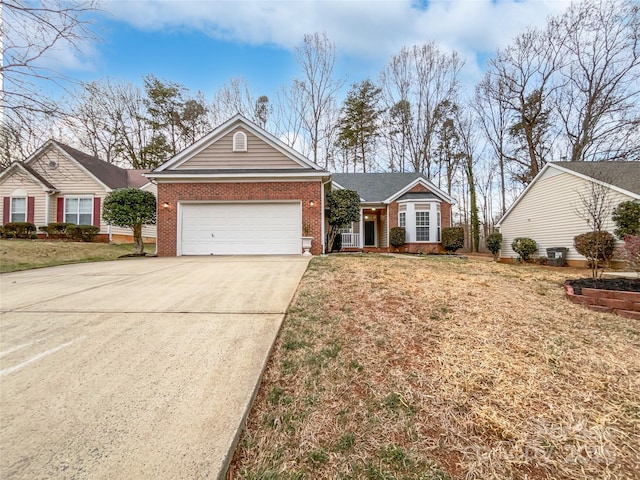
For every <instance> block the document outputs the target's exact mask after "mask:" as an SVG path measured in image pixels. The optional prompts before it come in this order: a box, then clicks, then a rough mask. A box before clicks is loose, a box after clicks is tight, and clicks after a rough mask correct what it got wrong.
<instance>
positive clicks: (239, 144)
mask: <svg viewBox="0 0 640 480" xmlns="http://www.w3.org/2000/svg"><path fill="white" fill-rule="evenodd" d="M233 151H234V152H246V151H247V134H246V133H244V132H236V133H234V134H233Z"/></svg>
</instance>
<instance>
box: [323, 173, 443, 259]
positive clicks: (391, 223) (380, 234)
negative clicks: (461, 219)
mask: <svg viewBox="0 0 640 480" xmlns="http://www.w3.org/2000/svg"><path fill="white" fill-rule="evenodd" d="M332 182H333V187H334V188H339V189H349V190H355V191H356V192H358V195H360V200H361V203H360V213H361V215H360V221H359V222H356V223H353V224H352V225H350V226H349V227H347V228H344V229H342V231H341V236H342V249H343V250H352V249H356V250H364V251H385V252H386V251H389V248H390V245H389V231H390V230H391V228H393V227H404V228H405V231H406V241H407V243H406V250H407V251H408V252H411V253H418V252H421V253H436V252H439V251H440V250H442V245H441V232H442V229H443V228H445V227H450V226H451V206H452V205H453V204H454V203H455V201H454V199H453V198H451V197H450V196H449V195H447V194H446V193H445V192H443V191H442V190H440V189H439V188H437V187H436V186H435V185H433V184H432V183H431V182H429V180H427V178H426V177H425V176H423V175H421V174H420V173H334V174H332Z"/></svg>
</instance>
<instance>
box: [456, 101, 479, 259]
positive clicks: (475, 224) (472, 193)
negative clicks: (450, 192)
mask: <svg viewBox="0 0 640 480" xmlns="http://www.w3.org/2000/svg"><path fill="white" fill-rule="evenodd" d="M457 129H458V136H459V138H460V146H461V149H462V153H463V159H462V168H463V170H464V173H465V179H466V181H467V186H468V189H469V213H470V215H469V227H470V228H469V234H470V239H471V242H470V247H471V251H473V252H477V251H479V249H480V217H479V214H478V193H477V187H476V173H475V165H476V163H477V160H478V146H479V138H478V137H479V135H478V129H477V126H476V125H474V121H473V117H472V115H471V114H470V113H469V112H467V113H466V114H465V113H462V114H460V115H459V116H458V122H457Z"/></svg>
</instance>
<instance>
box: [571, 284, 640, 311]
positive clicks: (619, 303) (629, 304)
mask: <svg viewBox="0 0 640 480" xmlns="http://www.w3.org/2000/svg"><path fill="white" fill-rule="evenodd" d="M564 291H565V294H566V296H567V298H568V299H569V300H570V301H572V302H573V303H577V304H579V305H584V306H586V307H587V308H590V309H591V310H595V311H596V312H612V313H615V314H617V315H620V316H621V317H626V318H632V319H635V320H640V292H624V291H619V290H602V289H599V288H583V289H582V295H576V293H575V292H574V291H573V287H572V286H571V285H569V284H568V283H565V284H564Z"/></svg>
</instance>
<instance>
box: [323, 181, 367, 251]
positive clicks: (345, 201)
mask: <svg viewBox="0 0 640 480" xmlns="http://www.w3.org/2000/svg"><path fill="white" fill-rule="evenodd" d="M327 210H328V216H327V222H328V223H329V234H328V235H327V252H331V251H332V250H331V249H332V248H333V242H334V241H335V239H336V237H337V236H338V232H339V231H340V229H341V228H343V227H346V226H347V225H349V224H350V223H353V222H358V221H359V220H360V195H358V192H355V191H353V190H332V191H331V192H329V194H328V195H327Z"/></svg>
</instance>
